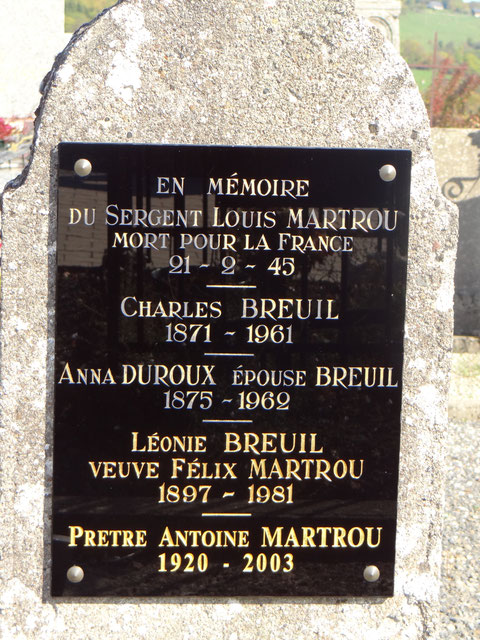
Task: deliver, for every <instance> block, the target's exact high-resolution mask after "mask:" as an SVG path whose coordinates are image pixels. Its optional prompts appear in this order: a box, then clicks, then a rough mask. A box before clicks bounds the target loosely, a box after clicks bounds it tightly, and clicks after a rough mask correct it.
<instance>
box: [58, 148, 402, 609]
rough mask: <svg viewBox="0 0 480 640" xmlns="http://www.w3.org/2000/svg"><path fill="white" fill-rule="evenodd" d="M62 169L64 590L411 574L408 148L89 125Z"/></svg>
mask: <svg viewBox="0 0 480 640" xmlns="http://www.w3.org/2000/svg"><path fill="white" fill-rule="evenodd" d="M79 159H86V160H88V161H89V163H90V164H91V171H90V172H89V166H88V164H87V163H83V164H84V165H85V164H86V165H87V168H86V169H85V170H84V171H83V173H86V174H87V175H84V176H83V177H82V176H80V175H78V174H77V173H76V171H75V170H74V166H75V165H76V162H77V160H79ZM80 164H82V163H80ZM385 165H391V166H392V167H394V168H395V170H396V176H395V177H394V173H395V172H394V171H392V169H390V171H389V170H388V168H387V169H383V171H382V172H381V171H380V170H381V169H382V167H385ZM76 166H77V167H78V166H79V165H78V164H77V165H76ZM382 176H383V177H387V178H390V179H389V180H384V179H383V178H382ZM391 178H393V179H391ZM58 181H59V182H58V240H57V289H56V362H55V443H54V496H53V542H52V545H53V553H52V555H53V576H52V593H53V595H55V596H122V597H125V596H202V597H203V596H234V595H235V596H253V595H255V596H260V595H263V596H282V597H287V596H327V595H330V596H388V595H391V594H392V593H393V576H394V557H395V526H396V501H397V480H398V456H399V437H400V406H401V390H402V361H403V331H404V315H405V280H406V267H407V236H408V207H409V181H410V152H408V151H398V150H338V149H300V148H299V149H295V148H293V149H286V148H248V147H193V146H153V145H152V146H150V145H113V144H70V143H68V144H61V145H60V147H59V175H58ZM71 567H80V568H81V570H82V572H83V579H82V580H81V581H79V582H71V581H70V580H69V579H68V578H67V573H68V571H69V569H70V568H71ZM367 567H376V568H377V569H378V570H379V578H378V580H375V581H368V580H366V579H365V577H364V572H365V569H366V568H367ZM75 571H77V574H78V575H79V576H80V577H81V575H82V572H81V571H80V570H79V569H76V570H74V571H73V573H72V571H70V573H69V575H70V576H72V575H73V574H75ZM370 572H371V573H372V574H373V576H374V577H375V569H371V570H370ZM368 573H369V572H368V571H367V574H368Z"/></svg>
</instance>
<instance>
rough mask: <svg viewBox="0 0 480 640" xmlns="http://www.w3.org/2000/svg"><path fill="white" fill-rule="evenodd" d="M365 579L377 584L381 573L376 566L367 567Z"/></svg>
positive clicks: (364, 574) (364, 573)
mask: <svg viewBox="0 0 480 640" xmlns="http://www.w3.org/2000/svg"><path fill="white" fill-rule="evenodd" d="M363 577H364V578H365V580H366V581H367V582H376V581H377V580H378V579H379V577H380V571H379V569H378V567H376V566H375V565H374V564H370V565H368V567H365V570H364V572H363Z"/></svg>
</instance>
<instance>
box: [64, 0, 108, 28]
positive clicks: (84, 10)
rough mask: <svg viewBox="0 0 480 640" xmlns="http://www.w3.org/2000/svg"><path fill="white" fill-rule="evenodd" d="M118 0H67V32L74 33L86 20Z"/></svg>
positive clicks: (88, 20)
mask: <svg viewBox="0 0 480 640" xmlns="http://www.w3.org/2000/svg"><path fill="white" fill-rule="evenodd" d="M116 1H117V0H65V33H73V32H74V31H75V30H76V29H78V27H80V26H81V25H82V24H84V23H85V22H90V20H92V19H93V18H95V16H96V15H97V14H99V13H100V12H101V11H103V10H104V9H106V8H107V7H111V6H112V5H113V4H115V2H116Z"/></svg>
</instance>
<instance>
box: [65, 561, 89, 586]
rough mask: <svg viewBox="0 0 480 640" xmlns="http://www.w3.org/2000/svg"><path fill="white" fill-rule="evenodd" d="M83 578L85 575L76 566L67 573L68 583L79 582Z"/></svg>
mask: <svg viewBox="0 0 480 640" xmlns="http://www.w3.org/2000/svg"><path fill="white" fill-rule="evenodd" d="M84 576H85V574H84V572H83V569H82V567H77V565H76V564H74V565H73V566H72V567H70V569H69V570H68V571H67V579H68V580H69V581H70V582H81V581H82V580H83V578H84Z"/></svg>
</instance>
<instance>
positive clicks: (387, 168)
mask: <svg viewBox="0 0 480 640" xmlns="http://www.w3.org/2000/svg"><path fill="white" fill-rule="evenodd" d="M379 174H380V178H381V179H382V180H383V181H384V182H392V180H395V178H396V177H397V170H396V169H395V167H394V166H393V164H384V165H383V167H381V169H380V171H379Z"/></svg>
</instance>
